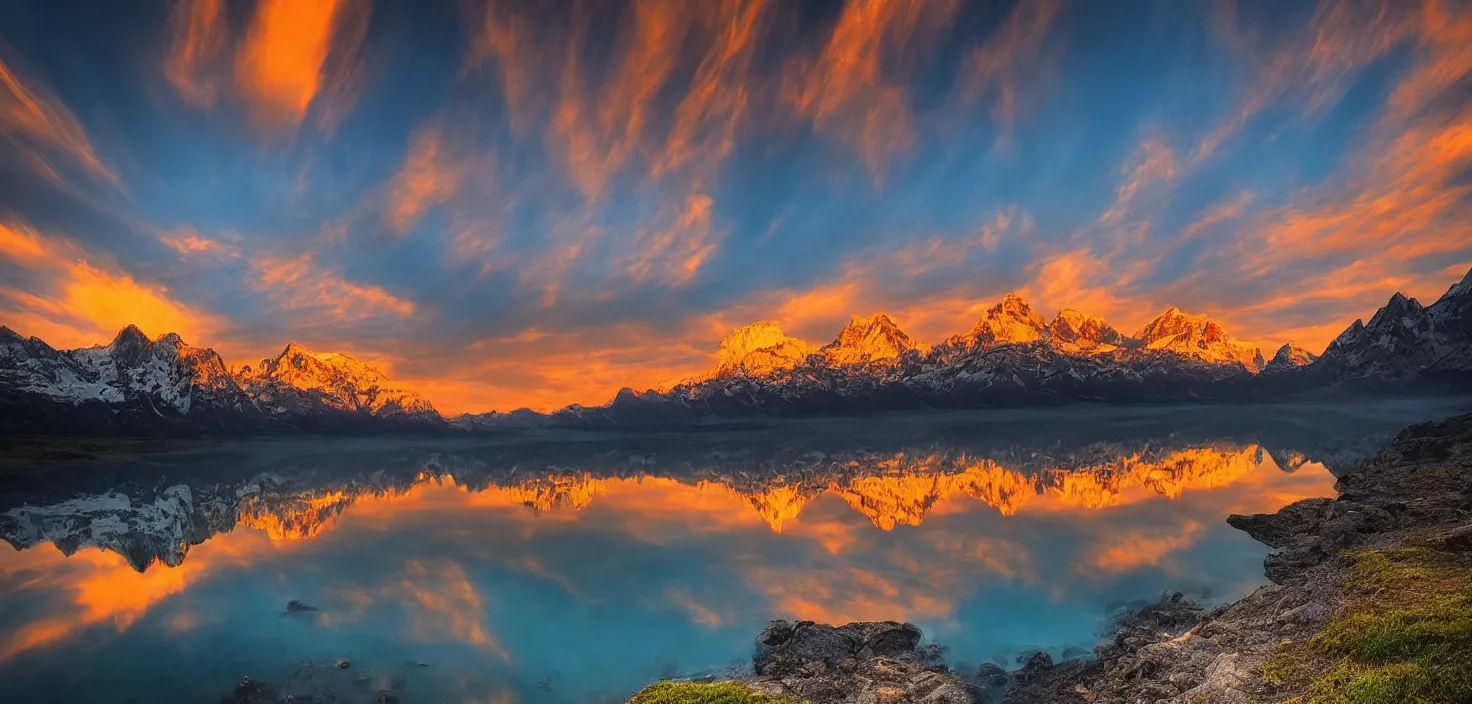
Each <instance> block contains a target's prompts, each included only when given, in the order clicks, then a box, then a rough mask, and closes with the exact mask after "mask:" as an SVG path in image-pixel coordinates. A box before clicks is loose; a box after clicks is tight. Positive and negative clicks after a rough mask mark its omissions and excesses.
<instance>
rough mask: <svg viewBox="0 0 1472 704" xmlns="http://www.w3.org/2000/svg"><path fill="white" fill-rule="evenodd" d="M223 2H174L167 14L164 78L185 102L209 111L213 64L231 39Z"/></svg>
mask: <svg viewBox="0 0 1472 704" xmlns="http://www.w3.org/2000/svg"><path fill="white" fill-rule="evenodd" d="M227 22H228V20H227V19H226V16H225V2H224V0H175V2H174V7H173V9H172V10H171V11H170V12H169V35H170V38H169V52H168V55H167V56H165V57H164V78H165V79H166V80H168V82H169V85H172V86H173V87H174V90H176V91H178V93H179V97H181V98H183V99H184V101H185V102H187V103H190V104H191V105H196V106H199V107H205V108H208V107H212V106H213V105H214V104H215V97H216V94H217V91H218V87H217V86H216V84H215V74H217V73H218V67H217V66H214V65H213V64H214V63H215V62H216V61H217V60H218V59H219V58H220V57H221V56H222V55H223V54H224V51H225V45H226V43H227V41H228V40H229V39H230V28H229V26H228V24H227Z"/></svg>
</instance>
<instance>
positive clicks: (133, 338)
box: [68, 325, 251, 415]
mask: <svg viewBox="0 0 1472 704" xmlns="http://www.w3.org/2000/svg"><path fill="white" fill-rule="evenodd" d="M68 354H69V355H70V356H71V358H72V359H74V360H76V362H77V364H78V365H80V366H81V367H82V368H83V369H85V370H87V372H89V375H90V376H92V377H94V378H96V379H97V380H98V381H99V382H100V383H103V384H106V385H108V386H110V387H113V388H117V389H120V390H121V392H122V394H123V396H124V397H125V398H141V399H147V400H149V401H150V402H152V401H157V402H161V403H163V404H165V405H167V406H168V407H170V408H172V409H173V410H174V411H175V412H177V413H179V414H181V415H183V414H187V413H189V411H190V409H191V408H192V406H193V404H194V403H195V401H196V400H200V401H203V402H205V403H207V404H209V405H211V406H223V407H229V408H235V409H244V408H246V407H249V406H250V405H251V403H250V400H249V399H248V398H247V397H246V396H245V394H244V393H243V392H242V391H241V389H240V386H239V385H238V384H237V383H236V382H235V379H234V378H233V377H232V376H231V375H230V372H229V370H228V369H226V367H225V362H224V360H222V359H220V355H218V354H216V353H215V351H214V350H211V349H207V348H199V347H190V346H189V345H187V344H185V343H184V341H183V340H182V339H180V337H179V336H178V335H177V334H174V333H167V334H165V335H161V336H159V337H158V339H156V340H149V339H148V336H147V335H145V334H143V331H142V330H139V329H138V328H137V327H135V326H132V325H129V326H128V327H126V328H123V330H122V331H121V332H119V333H118V335H117V337H116V338H114V339H113V341H112V342H111V343H110V344H108V345H107V346H105V347H88V348H85V349H80V350H73V351H71V352H69V353H68Z"/></svg>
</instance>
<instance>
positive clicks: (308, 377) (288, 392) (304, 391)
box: [240, 342, 438, 417]
mask: <svg viewBox="0 0 1472 704" xmlns="http://www.w3.org/2000/svg"><path fill="white" fill-rule="evenodd" d="M240 377H241V379H242V382H243V384H244V385H245V387H246V389H247V390H248V391H249V392H250V394H251V396H252V397H254V398H256V399H257V400H258V401H259V402H261V403H263V405H264V407H265V408H266V409H267V410H268V411H270V412H271V413H273V414H275V415H292V414H308V415H311V414H319V415H320V414H321V413H323V412H329V411H335V412H346V413H366V414H369V415H373V416H383V415H401V414H410V415H415V416H424V417H431V416H437V415H438V414H437V413H435V411H434V407H433V406H431V405H430V403H429V402H428V401H426V400H424V399H422V398H420V397H419V396H418V394H415V393H414V392H412V391H409V390H406V389H401V388H397V387H396V386H394V384H393V382H392V381H390V380H389V378H388V376H387V375H386V374H384V373H383V372H381V371H379V370H378V368H376V367H374V366H371V365H369V364H368V363H366V362H364V361H362V360H360V359H358V358H356V357H353V356H351V355H347V354H343V353H340V352H313V351H311V350H309V349H307V348H306V347H305V346H303V345H301V344H300V343H297V342H291V343H288V344H287V345H286V347H285V348H284V349H282V350H281V353H280V354H279V355H277V356H276V357H267V358H266V359H263V360H261V362H260V364H259V365H258V366H257V367H256V368H255V369H251V368H250V367H244V368H242V369H241V370H240Z"/></svg>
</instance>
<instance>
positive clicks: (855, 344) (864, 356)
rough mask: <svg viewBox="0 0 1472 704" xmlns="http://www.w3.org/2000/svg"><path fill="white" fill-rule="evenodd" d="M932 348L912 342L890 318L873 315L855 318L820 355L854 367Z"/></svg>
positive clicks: (890, 359) (856, 316)
mask: <svg viewBox="0 0 1472 704" xmlns="http://www.w3.org/2000/svg"><path fill="white" fill-rule="evenodd" d="M929 349H930V347H929V345H925V344H923V343H916V342H915V341H914V340H911V339H910V336H909V335H906V334H905V332H904V331H903V330H900V328H899V326H898V325H896V324H895V322H894V321H893V320H891V319H890V317H889V316H887V315H885V314H883V313H874V314H872V315H868V316H861V315H855V316H853V318H852V319H851V320H849V323H848V325H845V326H844V327H843V329H842V330H840V331H839V332H838V337H836V338H834V340H833V342H830V343H828V344H827V345H825V346H823V348H822V349H821V350H819V353H820V354H822V355H823V359H824V360H825V361H827V362H828V363H829V364H833V365H852V364H870V363H874V362H888V361H892V360H896V359H899V358H900V357H903V356H904V355H906V354H908V353H910V352H912V351H914V352H920V353H924V352H926V351H928V350H929Z"/></svg>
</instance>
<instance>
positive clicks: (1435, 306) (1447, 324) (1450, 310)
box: [1426, 270, 1472, 339]
mask: <svg viewBox="0 0 1472 704" xmlns="http://www.w3.org/2000/svg"><path fill="white" fill-rule="evenodd" d="M1426 314H1427V315H1428V316H1430V317H1431V320H1432V322H1433V323H1435V324H1436V326H1437V327H1438V328H1439V329H1440V330H1441V331H1442V333H1443V334H1446V335H1449V336H1452V337H1456V338H1459V339H1472V270H1469V271H1468V272H1467V275H1466V276H1464V277H1462V280H1461V281H1458V282H1457V283H1456V284H1454V285H1452V287H1451V288H1449V289H1447V292H1446V293H1444V294H1442V296H1441V298H1439V299H1437V301H1436V302H1435V303H1432V304H1431V305H1430V306H1428V307H1427V308H1426Z"/></svg>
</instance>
